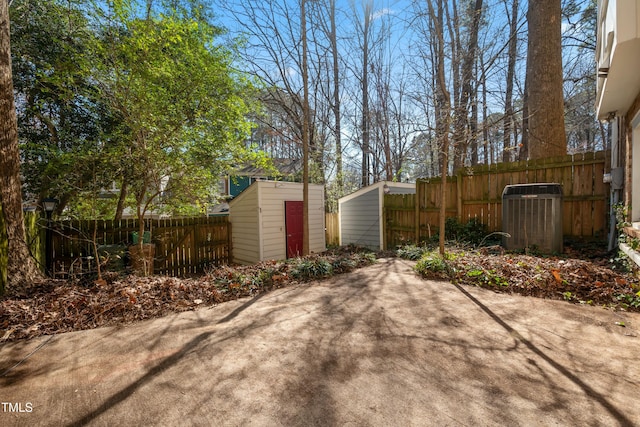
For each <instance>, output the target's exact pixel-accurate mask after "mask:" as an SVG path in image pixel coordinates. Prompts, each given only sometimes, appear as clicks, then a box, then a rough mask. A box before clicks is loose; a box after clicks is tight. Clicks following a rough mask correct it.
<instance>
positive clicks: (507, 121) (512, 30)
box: [502, 0, 518, 162]
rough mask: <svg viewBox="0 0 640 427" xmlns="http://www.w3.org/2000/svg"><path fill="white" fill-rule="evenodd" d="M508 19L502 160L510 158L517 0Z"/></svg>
mask: <svg viewBox="0 0 640 427" xmlns="http://www.w3.org/2000/svg"><path fill="white" fill-rule="evenodd" d="M507 16H508V17H509V19H510V21H509V61H508V64H507V87H506V91H505V105H504V122H503V125H504V127H503V130H504V135H503V138H504V139H503V141H504V145H503V149H502V161H503V162H509V161H511V159H512V155H511V152H512V151H513V147H512V144H511V135H512V132H511V130H512V128H513V113H514V112H513V80H514V79H515V75H516V55H517V53H518V0H512V4H511V16H509V15H507Z"/></svg>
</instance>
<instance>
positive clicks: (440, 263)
mask: <svg viewBox="0 0 640 427" xmlns="http://www.w3.org/2000/svg"><path fill="white" fill-rule="evenodd" d="M445 258H446V255H445ZM445 258H443V257H441V256H440V254H439V253H437V252H435V251H432V252H428V253H425V254H424V255H423V256H422V257H421V258H420V260H418V262H417V263H416V266H415V267H414V270H415V271H416V272H417V273H418V274H420V275H421V276H423V277H438V278H449V276H450V273H451V269H450V267H449V265H448V264H447V260H446V259H445Z"/></svg>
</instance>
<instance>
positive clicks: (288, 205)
mask: <svg viewBox="0 0 640 427" xmlns="http://www.w3.org/2000/svg"><path fill="white" fill-rule="evenodd" d="M284 223H285V230H286V233H287V258H295V257H297V256H299V255H302V202H284Z"/></svg>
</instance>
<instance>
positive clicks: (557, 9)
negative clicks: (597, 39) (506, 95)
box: [527, 0, 567, 159]
mask: <svg viewBox="0 0 640 427" xmlns="http://www.w3.org/2000/svg"><path fill="white" fill-rule="evenodd" d="M561 12H562V9H561V5H560V0H546V1H536V2H534V1H530V2H529V10H528V13H527V17H528V22H529V44H528V52H527V78H528V80H527V92H528V106H529V117H528V119H529V132H528V138H529V147H528V149H529V158H531V159H539V158H543V157H554V156H562V155H565V154H567V137H566V134H565V130H564V97H563V92H562V45H561V29H560V25H561V18H562V16H561Z"/></svg>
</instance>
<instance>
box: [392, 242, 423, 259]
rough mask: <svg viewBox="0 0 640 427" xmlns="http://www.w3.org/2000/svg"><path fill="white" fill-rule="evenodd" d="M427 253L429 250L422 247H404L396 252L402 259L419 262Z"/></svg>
mask: <svg viewBox="0 0 640 427" xmlns="http://www.w3.org/2000/svg"><path fill="white" fill-rule="evenodd" d="M427 252H429V249H427V248H426V247H423V246H416V245H406V246H403V247H401V248H400V249H398V250H397V251H396V254H397V255H398V256H399V257H400V258H403V259H410V260H412V261H416V260H419V259H420V258H421V257H422V256H423V255H424V254H425V253H427Z"/></svg>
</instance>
